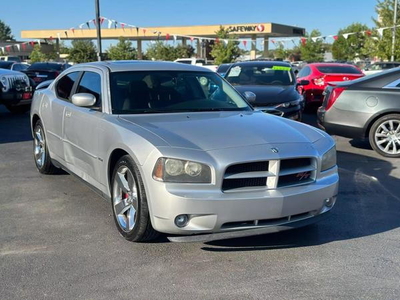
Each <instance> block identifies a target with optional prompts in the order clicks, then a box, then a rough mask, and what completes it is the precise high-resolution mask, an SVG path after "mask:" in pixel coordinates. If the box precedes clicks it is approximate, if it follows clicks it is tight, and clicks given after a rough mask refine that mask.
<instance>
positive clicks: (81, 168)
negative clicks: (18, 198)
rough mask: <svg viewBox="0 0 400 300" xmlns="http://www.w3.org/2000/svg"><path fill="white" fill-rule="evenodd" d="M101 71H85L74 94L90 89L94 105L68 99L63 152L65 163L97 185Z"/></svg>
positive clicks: (80, 175) (98, 172)
mask: <svg viewBox="0 0 400 300" xmlns="http://www.w3.org/2000/svg"><path fill="white" fill-rule="evenodd" d="M101 78H102V77H101V72H100V71H98V70H95V69H94V70H90V71H85V72H84V73H83V74H82V76H81V77H80V80H79V82H78V84H77V85H76V89H75V90H74V92H73V93H74V94H78V93H89V94H92V95H94V96H95V97H96V103H95V105H94V106H93V107H79V106H75V105H74V104H72V103H69V105H68V106H66V108H65V112H64V156H65V161H66V164H67V167H68V168H69V169H70V170H71V171H72V172H74V173H75V174H76V175H78V176H79V177H81V178H83V179H84V180H86V181H88V182H89V183H91V184H92V185H94V186H97V184H98V182H99V178H100V171H99V167H100V165H99V164H100V158H99V151H98V137H99V135H100V134H101V132H100V122H101V120H102V117H103V112H102V94H103V93H102V83H101Z"/></svg>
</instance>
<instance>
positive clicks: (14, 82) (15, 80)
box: [3, 75, 27, 92]
mask: <svg viewBox="0 0 400 300" xmlns="http://www.w3.org/2000/svg"><path fill="white" fill-rule="evenodd" d="M6 78H7V81H8V82H7V85H6V86H5V88H4V89H3V91H4V92H7V91H9V90H17V91H19V90H22V89H23V88H25V87H26V86H27V84H26V81H25V76H24V75H16V76H7V77H6Z"/></svg>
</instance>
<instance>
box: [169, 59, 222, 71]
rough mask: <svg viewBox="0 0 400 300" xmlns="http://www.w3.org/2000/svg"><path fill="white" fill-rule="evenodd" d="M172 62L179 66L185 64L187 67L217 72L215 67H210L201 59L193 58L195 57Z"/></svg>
mask: <svg viewBox="0 0 400 300" xmlns="http://www.w3.org/2000/svg"><path fill="white" fill-rule="evenodd" d="M174 62H177V63H181V64H187V65H194V66H200V67H204V68H207V69H210V70H211V71H214V72H217V69H218V66H217V65H211V64H209V63H207V62H206V61H205V60H204V59H202V58H195V57H192V58H178V59H176V60H174Z"/></svg>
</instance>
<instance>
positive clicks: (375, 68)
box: [363, 61, 400, 75]
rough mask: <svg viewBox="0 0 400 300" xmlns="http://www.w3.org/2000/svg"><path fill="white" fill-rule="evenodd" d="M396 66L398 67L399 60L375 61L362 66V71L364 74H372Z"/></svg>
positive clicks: (399, 65)
mask: <svg viewBox="0 0 400 300" xmlns="http://www.w3.org/2000/svg"><path fill="white" fill-rule="evenodd" d="M397 67H400V62H395V61H392V62H377V63H374V64H372V65H369V66H368V67H366V68H364V70H363V73H364V74H365V75H372V74H376V73H380V72H382V71H385V70H389V69H392V68H397Z"/></svg>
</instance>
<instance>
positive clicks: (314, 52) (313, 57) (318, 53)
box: [300, 29, 325, 62]
mask: <svg viewBox="0 0 400 300" xmlns="http://www.w3.org/2000/svg"><path fill="white" fill-rule="evenodd" d="M319 36H321V32H319V30H317V29H314V30H313V31H311V33H310V34H309V35H308V36H307V38H306V40H303V41H301V45H300V52H301V59H302V60H304V61H308V62H317V61H322V60H323V59H324V53H325V48H324V47H323V43H322V39H318V40H315V41H313V39H312V38H313V37H319Z"/></svg>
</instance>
